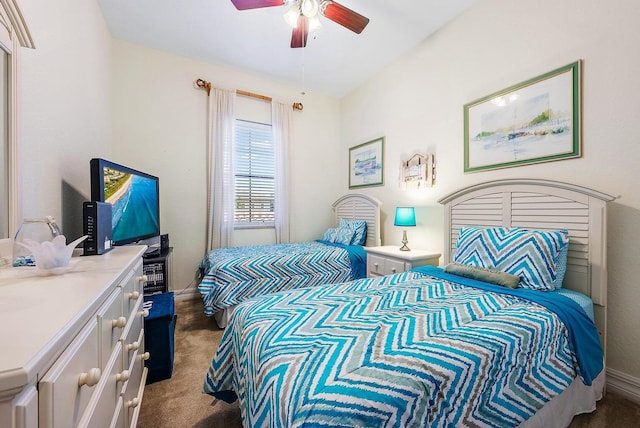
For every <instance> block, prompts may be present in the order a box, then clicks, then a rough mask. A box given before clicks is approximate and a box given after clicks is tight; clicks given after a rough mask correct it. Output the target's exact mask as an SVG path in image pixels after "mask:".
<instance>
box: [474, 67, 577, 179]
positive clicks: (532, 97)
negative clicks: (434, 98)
mask: <svg viewBox="0 0 640 428" xmlns="http://www.w3.org/2000/svg"><path fill="white" fill-rule="evenodd" d="M580 69H581V61H580V60H578V61H576V62H574V63H572V64H569V65H566V66H564V67H561V68H558V69H556V70H553V71H550V72H548V73H546V74H543V75H541V76H538V77H534V78H533V79H530V80H527V81H526V82H522V83H519V84H517V85H514V86H511V87H509V88H507V89H504V90H502V91H499V92H496V93H493V94H491V95H487V96H486V97H483V98H480V99H478V100H476V101H473V102H471V103H468V104H465V105H464V171H465V172H475V171H483V170H488V169H496V168H507V167H513V166H519V165H524V164H531V163H539V162H548V161H554V160H561V159H566V158H574V157H580V156H581V145H582V144H581V132H580V129H581V126H580V120H581V119H580V106H581V101H580V90H581V81H580Z"/></svg>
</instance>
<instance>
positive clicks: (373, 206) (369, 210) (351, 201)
mask: <svg viewBox="0 0 640 428" xmlns="http://www.w3.org/2000/svg"><path fill="white" fill-rule="evenodd" d="M381 205H382V203H381V202H380V201H379V200H377V199H376V198H374V197H372V196H367V195H361V194H358V193H351V194H348V195H344V196H342V197H341V198H339V199H338V200H337V201H335V202H334V203H333V211H334V213H335V219H336V223H335V224H336V226H337V225H338V223H339V222H340V219H341V218H344V219H346V220H365V221H366V222H367V240H366V242H365V243H364V245H365V246H367V247H377V246H380V245H382V240H381V238H380V206H381Z"/></svg>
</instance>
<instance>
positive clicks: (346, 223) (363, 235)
mask: <svg viewBox="0 0 640 428" xmlns="http://www.w3.org/2000/svg"><path fill="white" fill-rule="evenodd" d="M338 227H348V228H350V229H353V230H354V231H355V234H354V235H353V240H352V241H351V244H350V245H364V243H365V242H366V240H367V221H366V220H347V219H344V218H341V219H340V222H339V224H338Z"/></svg>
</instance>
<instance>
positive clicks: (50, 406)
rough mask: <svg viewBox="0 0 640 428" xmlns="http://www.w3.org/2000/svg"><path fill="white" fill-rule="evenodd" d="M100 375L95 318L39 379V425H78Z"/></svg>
mask: <svg viewBox="0 0 640 428" xmlns="http://www.w3.org/2000/svg"><path fill="white" fill-rule="evenodd" d="M101 374H102V370H101V368H100V365H99V356H98V326H97V322H96V320H95V319H94V320H92V321H90V322H89V323H88V324H87V325H86V326H85V327H84V328H83V329H82V331H81V332H80V333H79V334H78V335H77V336H76V337H75V339H74V340H73V341H72V342H71V345H69V347H67V349H66V350H65V351H64V352H63V353H62V355H61V356H60V357H59V358H58V360H57V361H56V362H55V363H54V364H53V366H52V367H51V368H50V369H49V371H47V372H46V373H45V375H44V377H43V378H42V379H41V380H40V383H39V397H40V398H39V420H40V426H41V427H70V426H75V425H76V424H77V422H78V421H79V420H80V417H81V416H82V414H83V413H84V410H85V408H86V407H87V405H88V403H89V401H90V400H91V397H92V396H93V394H94V392H95V391H96V385H97V384H98V382H99V380H100V379H101Z"/></svg>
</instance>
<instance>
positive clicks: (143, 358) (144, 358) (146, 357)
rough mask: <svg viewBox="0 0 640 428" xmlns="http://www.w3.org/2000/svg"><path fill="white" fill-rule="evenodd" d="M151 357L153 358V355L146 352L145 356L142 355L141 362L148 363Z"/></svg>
mask: <svg viewBox="0 0 640 428" xmlns="http://www.w3.org/2000/svg"><path fill="white" fill-rule="evenodd" d="M150 357H151V354H150V353H148V352H145V353H144V354H141V355H140V360H142V361H147V360H148V359H149V358H150Z"/></svg>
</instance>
